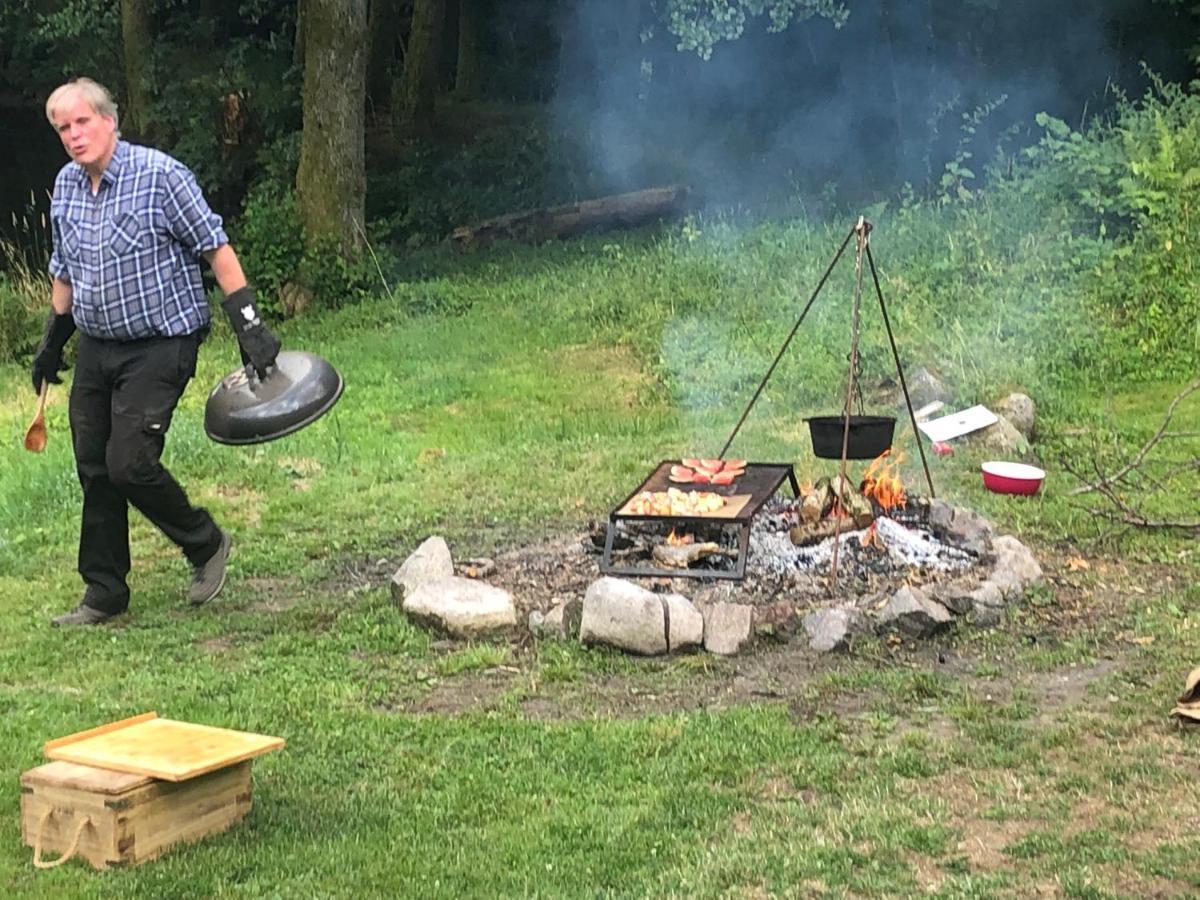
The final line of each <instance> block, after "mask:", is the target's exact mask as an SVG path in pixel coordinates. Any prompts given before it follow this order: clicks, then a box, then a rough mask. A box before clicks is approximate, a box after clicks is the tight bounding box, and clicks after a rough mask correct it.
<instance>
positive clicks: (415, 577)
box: [392, 536, 454, 603]
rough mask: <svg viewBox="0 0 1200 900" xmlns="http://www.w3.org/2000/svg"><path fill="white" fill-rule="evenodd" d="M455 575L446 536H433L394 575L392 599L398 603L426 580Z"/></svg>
mask: <svg viewBox="0 0 1200 900" xmlns="http://www.w3.org/2000/svg"><path fill="white" fill-rule="evenodd" d="M452 575H454V561H453V560H452V559H451V558H450V548H449V547H448V546H446V541H445V539H444V538H440V537H436V536H435V537H431V538H426V539H425V541H424V542H423V543H422V544H421V546H420V547H418V548H417V549H416V550H414V551H413V553H412V555H411V556H410V557H409V558H408V559H406V560H405V561H404V562H403V563H401V565H400V568H399V569H397V570H396V573H395V574H394V575H392V599H394V600H395V601H396V602H397V603H401V602H403V600H404V598H405V597H406V596H407V595H408V594H409V592H411V591H412V590H413V589H414V588H416V587H417V586H418V585H419V584H421V583H422V582H425V581H432V580H434V579H437V578H449V577H451V576H452Z"/></svg>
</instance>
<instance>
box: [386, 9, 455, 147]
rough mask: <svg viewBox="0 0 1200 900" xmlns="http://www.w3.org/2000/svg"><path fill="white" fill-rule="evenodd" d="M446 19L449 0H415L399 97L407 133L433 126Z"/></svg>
mask: <svg viewBox="0 0 1200 900" xmlns="http://www.w3.org/2000/svg"><path fill="white" fill-rule="evenodd" d="M445 19H446V0H414V2H413V17H412V28H411V29H410V32H409V36H408V47H407V50H406V52H405V54H404V75H403V77H402V79H401V81H400V91H399V96H398V98H397V99H398V100H399V109H398V110H397V112H398V113H399V115H398V119H399V124H400V127H401V129H402V130H404V131H406V132H423V131H429V130H430V128H431V127H432V125H433V108H434V98H435V96H436V95H437V88H438V71H439V66H440V62H441V49H442V28H443V25H444V23H445Z"/></svg>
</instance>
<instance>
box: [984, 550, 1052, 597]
mask: <svg viewBox="0 0 1200 900" xmlns="http://www.w3.org/2000/svg"><path fill="white" fill-rule="evenodd" d="M992 552H993V553H994V554H995V555H996V564H995V566H994V568H993V569H992V574H991V577H990V579H989V580H990V581H992V582H994V583H995V584H996V585H997V586H998V587H999V588H1000V591H1001V592H1002V593H1003V594H1004V596H1005V597H1006V598H1007V599H1009V600H1013V599H1017V598H1019V597H1021V596H1022V595H1023V594H1024V593H1025V591H1026V590H1027V589H1028V588H1029V587H1030V586H1031V585H1034V584H1040V583H1041V582H1042V581H1043V579H1044V578H1045V576H1044V574H1043V573H1042V567H1041V566H1040V565H1039V564H1038V561H1037V558H1036V557H1034V555H1033V551H1031V550H1030V549H1029V548H1028V547H1026V546H1025V545H1024V544H1022V543H1021V542H1020V541H1019V540H1017V538H1015V537H1013V536H1012V535H1011V534H1002V535H998V536H997V537H995V538H993V539H992Z"/></svg>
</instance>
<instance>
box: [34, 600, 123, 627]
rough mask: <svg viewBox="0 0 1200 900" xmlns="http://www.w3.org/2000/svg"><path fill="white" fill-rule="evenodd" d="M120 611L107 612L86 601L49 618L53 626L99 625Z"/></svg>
mask: <svg viewBox="0 0 1200 900" xmlns="http://www.w3.org/2000/svg"><path fill="white" fill-rule="evenodd" d="M119 615H121V614H120V613H108V612H104V611H103V610H99V609H96V607H94V606H88V605H87V604H86V603H80V604H79V605H78V606H77V607H75V608H74V609H73V610H71V611H70V612H69V613H63V614H62V615H61V616H55V617H54V618H53V619H51V620H50V624H51V625H53V626H54V627H55V628H58V627H59V626H62V625H99V624H100V623H101V622H107V621H108V620H109V619H115V618H116V617H117V616H119Z"/></svg>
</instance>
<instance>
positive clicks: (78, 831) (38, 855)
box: [33, 807, 92, 869]
mask: <svg viewBox="0 0 1200 900" xmlns="http://www.w3.org/2000/svg"><path fill="white" fill-rule="evenodd" d="M52 815H54V807H51V808H50V809H47V810H46V811H45V812H44V813H42V817H41V819H39V820H38V826H37V834H35V835H34V836H33V865H34V867H35V868H38V869H53V868H55V867H56V866H61V865H62V864H63V863H65V862H66V861H67V860H69V859H70V858H71V857H73V856H74V855H75V851H76V850H78V849H79V838H80V836H81V835H82V834H83V829H85V828H87V827H88V826H89V825H91V824H92V817H91V816H84V817H83V818H82V819H81V820H80V822H79V825H78V826H76V828H75V837H73V838H71V846H70V847H68V848H67V852H66V853H64V854H63V855H62V856H60V857H59V858H58V859H56V860H52V861H50V862H44V861H43V860H42V834H43V833H44V832H45V830H46V823H47V822H48V821H49V820H50V817H51V816H52Z"/></svg>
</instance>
